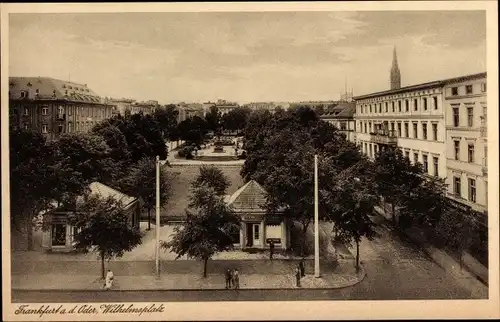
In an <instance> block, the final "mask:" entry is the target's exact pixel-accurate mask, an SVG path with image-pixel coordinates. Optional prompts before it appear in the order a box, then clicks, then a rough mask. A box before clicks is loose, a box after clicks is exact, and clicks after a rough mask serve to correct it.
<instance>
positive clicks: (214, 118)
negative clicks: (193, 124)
mask: <svg viewBox="0 0 500 322" xmlns="http://www.w3.org/2000/svg"><path fill="white" fill-rule="evenodd" d="M221 118H222V116H221V113H220V111H219V109H218V108H217V106H215V105H214V106H211V107H210V110H209V112H208V113H207V114H206V115H205V122H206V124H207V129H208V130H210V131H214V133H218V131H219V126H220V122H221Z"/></svg>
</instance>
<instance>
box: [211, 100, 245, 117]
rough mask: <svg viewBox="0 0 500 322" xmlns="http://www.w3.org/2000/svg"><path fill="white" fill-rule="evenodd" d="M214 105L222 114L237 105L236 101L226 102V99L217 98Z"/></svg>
mask: <svg viewBox="0 0 500 322" xmlns="http://www.w3.org/2000/svg"><path fill="white" fill-rule="evenodd" d="M215 106H217V109H218V110H219V112H220V113H221V114H222V115H224V114H227V113H229V112H230V111H232V110H234V109H235V108H237V107H239V105H238V103H235V102H228V101H226V100H217V102H216V103H215Z"/></svg>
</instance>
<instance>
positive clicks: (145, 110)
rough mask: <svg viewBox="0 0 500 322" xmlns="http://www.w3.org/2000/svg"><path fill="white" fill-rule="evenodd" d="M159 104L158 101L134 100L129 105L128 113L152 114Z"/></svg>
mask: <svg viewBox="0 0 500 322" xmlns="http://www.w3.org/2000/svg"><path fill="white" fill-rule="evenodd" d="M159 106H160V105H159V104H158V101H153V100H149V101H145V102H134V103H133V104H131V105H130V114H138V113H142V114H152V113H153V112H154V111H155V110H156V109H157V108H158V107H159Z"/></svg>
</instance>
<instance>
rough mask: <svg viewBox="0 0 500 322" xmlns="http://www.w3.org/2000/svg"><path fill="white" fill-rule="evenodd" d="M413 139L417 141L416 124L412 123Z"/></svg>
mask: <svg viewBox="0 0 500 322" xmlns="http://www.w3.org/2000/svg"><path fill="white" fill-rule="evenodd" d="M413 138H414V139H418V124H417V123H413Z"/></svg>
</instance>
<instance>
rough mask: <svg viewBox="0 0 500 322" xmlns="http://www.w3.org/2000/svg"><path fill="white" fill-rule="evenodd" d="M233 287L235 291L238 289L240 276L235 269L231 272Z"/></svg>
mask: <svg viewBox="0 0 500 322" xmlns="http://www.w3.org/2000/svg"><path fill="white" fill-rule="evenodd" d="M233 287H234V288H235V289H239V288H240V274H239V272H238V269H236V268H235V269H234V270H233Z"/></svg>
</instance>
